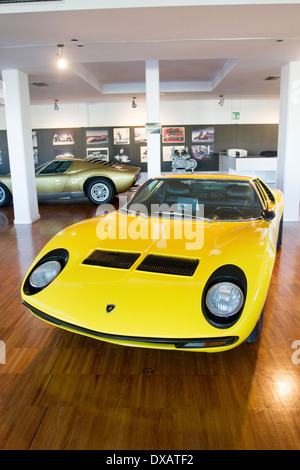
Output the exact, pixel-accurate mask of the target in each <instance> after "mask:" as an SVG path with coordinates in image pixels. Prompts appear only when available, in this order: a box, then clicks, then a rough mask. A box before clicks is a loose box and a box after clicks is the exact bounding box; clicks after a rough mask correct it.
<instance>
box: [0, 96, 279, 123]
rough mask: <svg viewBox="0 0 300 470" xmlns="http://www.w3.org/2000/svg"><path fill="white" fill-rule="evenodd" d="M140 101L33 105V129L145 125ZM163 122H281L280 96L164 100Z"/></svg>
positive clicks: (1, 116)
mask: <svg viewBox="0 0 300 470" xmlns="http://www.w3.org/2000/svg"><path fill="white" fill-rule="evenodd" d="M136 101H137V108H135V109H133V108H132V107H131V101H130V102H110V103H95V104H91V103H90V104H85V103H79V104H78V103H77V104H75V103H74V104H60V103H59V110H58V111H54V108H53V104H52V103H51V104H49V105H35V106H31V121H32V128H33V129H47V128H48V129H52V128H63V127H94V126H96V127H98V126H108V127H110V126H136V125H141V126H143V125H144V124H145V122H146V103H145V102H141V101H138V100H136ZM233 111H238V112H240V120H239V121H233V120H232V112H233ZM160 114H161V123H162V124H163V125H164V124H165V125H169V124H170V125H178V124H186V125H193V124H278V123H279V98H278V99H275V98H273V99H239V100H226V99H225V101H224V105H223V106H219V105H218V98H216V99H215V100H201V101H200V100H199V101H197V100H191V101H161V104H160ZM5 128H6V127H5V113H4V106H0V129H5Z"/></svg>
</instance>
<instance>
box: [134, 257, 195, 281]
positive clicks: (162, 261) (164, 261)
mask: <svg viewBox="0 0 300 470" xmlns="http://www.w3.org/2000/svg"><path fill="white" fill-rule="evenodd" d="M198 264H199V260H198V259H188V258H179V257H176V256H161V255H152V254H150V255H148V256H146V258H145V259H144V260H143V261H142V263H141V264H140V265H139V266H138V268H137V270H138V271H147V272H152V273H161V274H175V275H176V274H177V275H179V276H192V275H193V274H194V272H195V270H196V268H197V266H198Z"/></svg>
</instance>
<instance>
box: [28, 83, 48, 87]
mask: <svg viewBox="0 0 300 470" xmlns="http://www.w3.org/2000/svg"><path fill="white" fill-rule="evenodd" d="M32 85H35V86H39V87H42V86H48V83H44V82H34V83H32Z"/></svg>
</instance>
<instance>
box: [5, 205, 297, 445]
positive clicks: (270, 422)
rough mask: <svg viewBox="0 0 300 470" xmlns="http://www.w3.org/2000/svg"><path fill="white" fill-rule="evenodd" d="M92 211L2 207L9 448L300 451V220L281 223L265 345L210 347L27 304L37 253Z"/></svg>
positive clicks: (87, 208) (88, 207)
mask: <svg viewBox="0 0 300 470" xmlns="http://www.w3.org/2000/svg"><path fill="white" fill-rule="evenodd" d="M95 212H96V209H95V207H94V206H92V205H91V204H90V203H89V202H88V201H87V200H86V199H82V200H81V199H79V200H77V201H73V200H64V201H57V202H51V203H49V202H43V203H41V204H40V214H41V219H40V220H39V221H37V222H35V223H34V224H33V225H32V226H14V224H13V210H12V207H8V208H5V209H1V210H0V256H1V272H2V276H1V290H0V340H1V341H3V342H4V343H5V348H6V363H5V364H0V449H17V450H23V449H36V450H38V449H39V450H46V449H51V450H54V449H76V450H78V449H81V450H85V449H105V450H142V449H145V450H156V451H157V450H162V449H168V450H196V449H211V450H213V449H298V450H299V449H300V280H299V272H300V223H285V224H284V238H283V245H282V249H281V251H280V253H279V254H278V257H277V260H276V265H275V269H274V274H273V278H272V283H271V286H270V291H269V295H268V298H267V303H266V307H265V316H264V326H263V331H262V335H261V339H260V341H259V342H258V343H256V344H246V343H244V344H243V345H241V346H240V347H238V348H236V349H233V350H231V351H228V352H225V353H218V354H203V353H191V352H183V351H181V352H173V351H159V350H147V349H138V348H126V347H121V346H115V345H112V344H109V343H104V342H100V341H97V340H93V339H90V338H85V337H83V336H80V335H76V334H73V333H69V332H66V331H63V330H61V329H59V328H55V327H52V326H50V325H48V324H46V323H44V322H42V321H41V320H39V319H37V318H35V317H34V316H33V315H32V314H31V313H30V312H29V311H28V310H27V309H26V308H25V307H24V306H23V305H22V303H21V298H20V286H21V282H22V280H23V277H24V275H25V273H26V272H27V269H28V267H29V265H30V264H31V262H32V260H33V259H34V257H35V256H36V255H37V253H38V252H39V251H40V249H41V248H42V247H43V246H44V244H45V243H46V242H47V241H48V240H49V239H50V238H51V237H52V236H53V235H55V234H56V233H57V232H58V231H60V230H61V229H62V228H64V227H66V226H67V225H70V224H72V223H74V222H77V221H79V220H82V219H86V218H88V217H93V216H94V215H95ZM133 298H134V295H133ZM297 341H298V343H297ZM295 342H296V343H295ZM293 346H294V347H293ZM298 351H299V353H298Z"/></svg>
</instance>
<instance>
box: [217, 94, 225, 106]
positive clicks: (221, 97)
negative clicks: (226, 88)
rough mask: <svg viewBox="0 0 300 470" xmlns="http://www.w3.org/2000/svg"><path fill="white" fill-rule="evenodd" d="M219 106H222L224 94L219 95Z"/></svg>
mask: <svg viewBox="0 0 300 470" xmlns="http://www.w3.org/2000/svg"><path fill="white" fill-rule="evenodd" d="M218 104H219V105H220V106H223V104H224V96H223V95H220V100H219V103H218Z"/></svg>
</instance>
